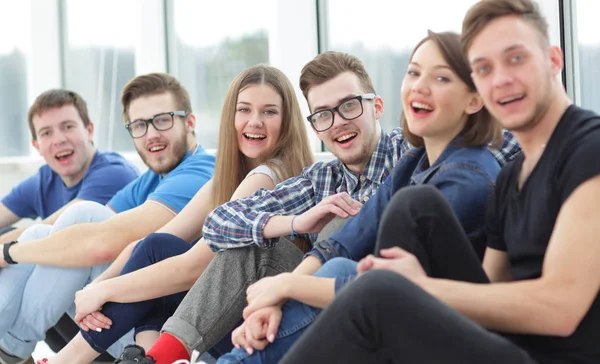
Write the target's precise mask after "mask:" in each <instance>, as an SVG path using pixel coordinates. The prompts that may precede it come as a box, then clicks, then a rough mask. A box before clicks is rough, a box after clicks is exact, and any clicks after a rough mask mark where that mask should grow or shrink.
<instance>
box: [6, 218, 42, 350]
mask: <svg viewBox="0 0 600 364" xmlns="http://www.w3.org/2000/svg"><path fill="white" fill-rule="evenodd" d="M51 231H52V225H43V224H37V225H32V226H30V227H28V228H27V229H25V231H23V233H22V234H21V236H19V239H18V240H19V241H20V242H21V244H24V243H25V242H27V241H30V240H35V239H40V238H44V237H46V236H48V235H49V234H50V232H51ZM34 268H35V265H33V264H16V265H10V266H8V267H6V268H4V269H1V270H0V338H2V337H4V335H6V333H7V332H8V330H9V329H10V328H11V327H12V326H13V325H14V323H15V320H16V318H17V315H18V313H19V309H20V307H21V301H22V299H23V291H24V290H25V285H26V284H27V279H28V278H29V276H30V275H31V273H32V272H33V270H34ZM5 349H6V348H5Z"/></svg>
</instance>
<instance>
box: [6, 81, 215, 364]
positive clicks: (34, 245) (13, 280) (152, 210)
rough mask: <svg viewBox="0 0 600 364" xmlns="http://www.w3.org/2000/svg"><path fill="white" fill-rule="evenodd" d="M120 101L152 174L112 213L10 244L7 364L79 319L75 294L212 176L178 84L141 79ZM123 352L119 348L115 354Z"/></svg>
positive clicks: (32, 232) (110, 206)
mask: <svg viewBox="0 0 600 364" xmlns="http://www.w3.org/2000/svg"><path fill="white" fill-rule="evenodd" d="M121 101H122V104H123V116H124V119H125V121H126V125H125V127H126V128H127V130H128V131H129V134H130V135H131V137H132V138H133V141H134V144H135V147H136V150H137V151H138V154H139V155H140V157H141V158H142V160H143V161H144V163H145V164H146V165H147V166H148V168H149V170H148V171H147V172H146V173H144V174H143V175H142V176H140V177H139V178H138V179H136V180H135V181H133V182H132V183H130V184H129V185H127V186H126V187H125V188H124V189H122V190H121V191H120V192H118V193H117V194H116V195H115V196H114V197H113V198H112V199H111V200H110V201H109V202H108V203H107V205H106V206H104V205H101V204H98V203H95V202H87V201H86V202H78V203H76V204H74V205H72V206H70V207H69V208H68V209H66V210H65V211H64V212H63V213H62V214H61V216H60V217H59V218H58V219H57V221H56V223H55V224H54V226H50V227H47V226H43V225H41V227H40V225H37V226H34V227H31V228H29V229H28V230H26V231H25V232H24V233H23V234H22V236H21V238H20V239H19V242H21V241H25V240H27V243H25V244H24V243H14V242H11V243H8V244H5V245H4V247H3V249H2V251H1V253H0V254H1V255H0V266H4V267H6V268H4V269H2V271H1V274H0V349H1V350H0V359H1V360H4V362H5V363H20V362H24V359H21V358H27V357H29V355H31V353H32V352H33V349H34V347H35V344H36V342H37V341H40V340H42V339H43V338H44V332H45V330H46V329H48V328H49V327H51V326H52V325H53V324H54V323H55V322H56V321H57V320H58V319H59V318H60V317H61V315H62V314H63V313H64V312H67V311H68V312H69V314H71V315H73V314H74V312H73V310H72V308H73V300H74V296H75V292H77V291H78V290H80V289H82V288H83V287H84V286H85V285H86V284H88V283H89V282H91V281H92V280H93V279H94V278H95V277H97V276H98V275H99V274H100V273H101V272H102V271H104V270H105V269H106V267H107V266H108V264H109V263H110V262H111V261H112V260H113V259H114V258H115V257H116V256H117V255H118V254H119V253H120V252H121V251H122V250H123V249H124V248H125V247H126V246H127V245H129V244H130V243H132V242H134V241H136V240H139V239H141V238H143V237H145V236H146V235H148V234H150V233H152V232H154V231H156V230H158V229H159V228H161V227H162V226H163V225H165V224H166V223H167V222H169V221H170V220H171V219H172V218H173V217H174V216H175V214H177V213H178V212H179V211H180V210H181V209H182V208H183V207H184V206H185V205H186V204H187V202H188V201H189V200H190V199H191V198H192V197H193V196H194V194H195V193H196V192H197V191H198V190H199V189H200V187H202V185H204V183H206V182H207V181H208V180H209V179H210V178H211V177H212V173H213V169H214V162H215V159H214V156H211V155H208V154H207V153H206V152H205V150H204V149H203V148H202V147H201V146H199V145H198V144H197V141H196V135H195V133H194V127H195V124H196V119H195V117H194V115H193V114H192V113H191V103H190V99H189V95H188V93H187V91H186V90H185V88H184V87H183V86H182V85H181V84H180V83H179V82H178V81H177V80H176V79H175V78H174V77H172V76H170V75H167V74H148V75H142V76H138V77H136V78H134V79H133V80H131V81H130V82H129V83H128V84H127V85H126V86H125V88H124V90H123V93H122V96H121ZM17 263H29V264H17ZM59 267H63V268H59ZM128 339H129V340H132V337H129V338H127V337H126V338H124V339H123V340H122V341H121V342H122V343H127V340H128ZM122 347H123V346H122V344H120V343H117V344H115V345H113V347H111V349H109V352H110V353H118V352H120V351H121V349H122Z"/></svg>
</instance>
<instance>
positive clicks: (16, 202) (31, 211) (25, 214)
mask: <svg viewBox="0 0 600 364" xmlns="http://www.w3.org/2000/svg"><path fill="white" fill-rule="evenodd" d="M40 178H41V176H40V173H39V172H38V173H36V174H34V175H33V176H31V177H29V178H27V179H25V180H24V181H22V182H21V183H19V184H18V185H16V186H15V187H13V189H12V190H11V191H10V192H9V193H8V194H7V195H6V196H4V197H3V198H2V203H3V204H4V206H6V207H7V208H8V209H9V210H10V211H12V213H13V214H15V215H17V216H18V217H20V218H30V219H35V218H37V217H38V213H37V211H36V210H35V203H34V202H33V201H32V199H34V198H35V195H34V193H35V192H37V191H38V190H39V189H40Z"/></svg>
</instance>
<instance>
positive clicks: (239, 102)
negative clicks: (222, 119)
mask: <svg viewBox="0 0 600 364" xmlns="http://www.w3.org/2000/svg"><path fill="white" fill-rule="evenodd" d="M238 104H243V105H252V104H251V103H249V102H246V101H238ZM263 107H276V108H278V109H279V108H280V106H279V105H276V104H265V105H263Z"/></svg>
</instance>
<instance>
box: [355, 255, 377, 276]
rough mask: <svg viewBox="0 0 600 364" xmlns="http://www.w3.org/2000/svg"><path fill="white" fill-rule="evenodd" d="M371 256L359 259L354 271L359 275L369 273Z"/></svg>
mask: <svg viewBox="0 0 600 364" xmlns="http://www.w3.org/2000/svg"><path fill="white" fill-rule="evenodd" d="M373 258H374V257H373V255H371V254H369V255H367V256H366V257H364V258H363V259H361V260H360V261H359V262H358V264H357V265H356V271H357V272H358V273H359V274H361V273H365V272H368V271H370V270H371V269H373V264H374V263H373Z"/></svg>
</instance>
